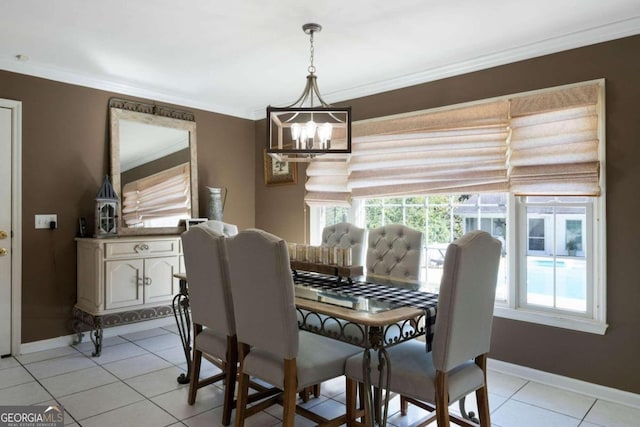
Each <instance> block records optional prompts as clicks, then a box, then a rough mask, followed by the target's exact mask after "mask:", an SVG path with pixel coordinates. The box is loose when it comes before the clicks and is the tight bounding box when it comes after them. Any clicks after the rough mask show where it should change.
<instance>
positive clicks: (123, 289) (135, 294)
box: [105, 259, 144, 310]
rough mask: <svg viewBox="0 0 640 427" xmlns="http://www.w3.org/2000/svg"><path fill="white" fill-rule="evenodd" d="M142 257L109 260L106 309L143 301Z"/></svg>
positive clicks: (106, 277)
mask: <svg viewBox="0 0 640 427" xmlns="http://www.w3.org/2000/svg"><path fill="white" fill-rule="evenodd" d="M143 266H144V262H143V260H142V259H128V260H121V261H107V262H106V266H105V309H107V310H108V309H111V308H120V307H129V306H133V305H138V304H142V303H143V290H142V280H143Z"/></svg>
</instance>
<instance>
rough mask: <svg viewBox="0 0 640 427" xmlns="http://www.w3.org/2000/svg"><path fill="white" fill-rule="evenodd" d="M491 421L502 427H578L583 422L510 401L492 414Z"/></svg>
mask: <svg viewBox="0 0 640 427" xmlns="http://www.w3.org/2000/svg"><path fill="white" fill-rule="evenodd" d="M491 421H492V422H493V423H495V424H497V425H499V426H500V427H542V426H544V427H577V426H578V425H579V424H580V421H581V420H579V419H577V418H572V417H569V416H568V415H564V414H560V413H557V412H553V411H549V410H546V409H543V408H539V407H537V406H533V405H528V404H526V403H522V402H518V401H514V400H509V401H507V402H506V403H505V404H504V405H502V406H500V407H499V408H498V409H497V410H496V411H495V412H494V413H493V414H491Z"/></svg>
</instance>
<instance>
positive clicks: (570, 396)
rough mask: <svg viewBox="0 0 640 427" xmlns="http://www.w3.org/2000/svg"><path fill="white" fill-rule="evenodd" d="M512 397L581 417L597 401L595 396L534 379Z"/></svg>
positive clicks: (574, 416)
mask: <svg viewBox="0 0 640 427" xmlns="http://www.w3.org/2000/svg"><path fill="white" fill-rule="evenodd" d="M511 399H513V400H517V401H519V402H523V403H528V404H530V405H533V406H538V407H540V408H544V409H549V410H551V411H555V412H559V413H561V414H565V415H569V416H570V417H573V418H579V419H583V418H584V416H585V415H586V414H587V411H589V409H590V408H591V406H593V404H594V403H595V401H596V399H594V398H593V397H589V396H585V395H583V394H578V393H573V392H570V391H566V390H562V389H559V388H556V387H551V386H548V385H543V384H539V383H536V382H533V381H530V382H529V383H527V384H526V385H525V386H524V387H522V388H521V389H520V390H518V392H517V393H516V394H514V395H513V397H512V398H511Z"/></svg>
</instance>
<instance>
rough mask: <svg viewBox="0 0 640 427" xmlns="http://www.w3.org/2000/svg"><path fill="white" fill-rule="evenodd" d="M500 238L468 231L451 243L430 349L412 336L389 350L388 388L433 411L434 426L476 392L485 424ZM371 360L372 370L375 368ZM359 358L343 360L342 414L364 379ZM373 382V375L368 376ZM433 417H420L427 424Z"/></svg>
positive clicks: (404, 401) (446, 421) (445, 422)
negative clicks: (344, 404) (344, 400)
mask: <svg viewBox="0 0 640 427" xmlns="http://www.w3.org/2000/svg"><path fill="white" fill-rule="evenodd" d="M500 249H501V243H500V242H499V241H498V240H496V239H494V238H493V237H491V235H490V234H488V233H487V232H484V231H478V230H477V231H472V232H469V233H467V234H465V235H464V236H462V237H461V238H459V239H457V240H456V241H454V242H453V243H451V244H450V245H449V246H448V248H447V252H446V255H445V261H444V266H443V275H442V281H441V284H440V293H439V296H438V311H437V316H436V324H435V331H434V338H433V344H432V348H433V351H431V352H427V349H426V348H425V343H424V342H422V341H418V340H411V341H407V342H404V343H402V344H398V345H397V346H394V347H391V348H390V349H389V350H388V353H389V357H390V365H391V375H390V380H389V385H388V389H389V391H391V392H395V393H399V394H401V396H402V397H401V399H402V403H401V410H402V413H403V414H406V409H407V402H411V403H414V404H416V405H419V406H421V407H422V408H425V409H427V410H430V411H434V410H435V411H436V415H435V418H436V419H437V422H438V426H440V427H442V426H448V425H449V422H450V420H452V421H453V422H454V423H456V424H459V423H460V425H469V423H468V422H466V420H461V419H460V418H458V417H456V416H453V415H450V414H449V408H448V407H449V404H450V403H453V402H455V401H457V400H459V399H461V398H462V397H464V396H466V395H467V394H469V393H472V392H474V391H475V392H476V400H477V403H478V412H479V417H480V425H482V426H490V425H491V421H490V416H489V401H488V392H487V375H486V362H487V354H488V352H489V346H490V340H491V326H492V322H493V305H494V299H495V290H496V281H497V276H498V267H499V264H500ZM376 362H377V361H375V362H374V361H372V367H371V371H372V372H377V370H378V369H377V368H378V367H377V363H376ZM362 363H363V362H362V357H352V358H350V359H349V360H348V361H347V365H346V368H345V372H346V375H347V393H348V396H347V404H348V405H350V407H349V409H348V410H347V413H348V414H349V413H354V411H355V408H354V405H355V396H354V393H355V382H356V381H357V382H363V366H362ZM372 384H373V385H374V386H376V385H378V375H372ZM433 418H434V417H431V418H430V419H429V420H427V421H425V422H424V423H423V424H420V425H426V424H428V423H430V422H432V421H433Z"/></svg>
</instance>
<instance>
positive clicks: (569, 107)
mask: <svg viewBox="0 0 640 427" xmlns="http://www.w3.org/2000/svg"><path fill="white" fill-rule="evenodd" d="M599 89H600V88H599V85H597V84H590V85H581V86H574V87H569V88H564V89H559V90H555V91H551V92H544V93H540V94H534V95H530V96H523V97H516V98H514V99H512V100H511V128H512V134H511V141H510V143H509V148H510V156H509V158H508V164H509V167H510V171H509V178H510V184H511V186H510V190H511V192H513V193H514V194H516V195H537V194H540V195H586V196H598V195H599V194H600V185H599V171H600V160H601V159H600V156H599V152H598V148H599V147H598V145H599V139H598V122H599V116H598V110H599V108H598V107H599V106H598V102H599V96H598V95H599V92H600V90H599Z"/></svg>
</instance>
